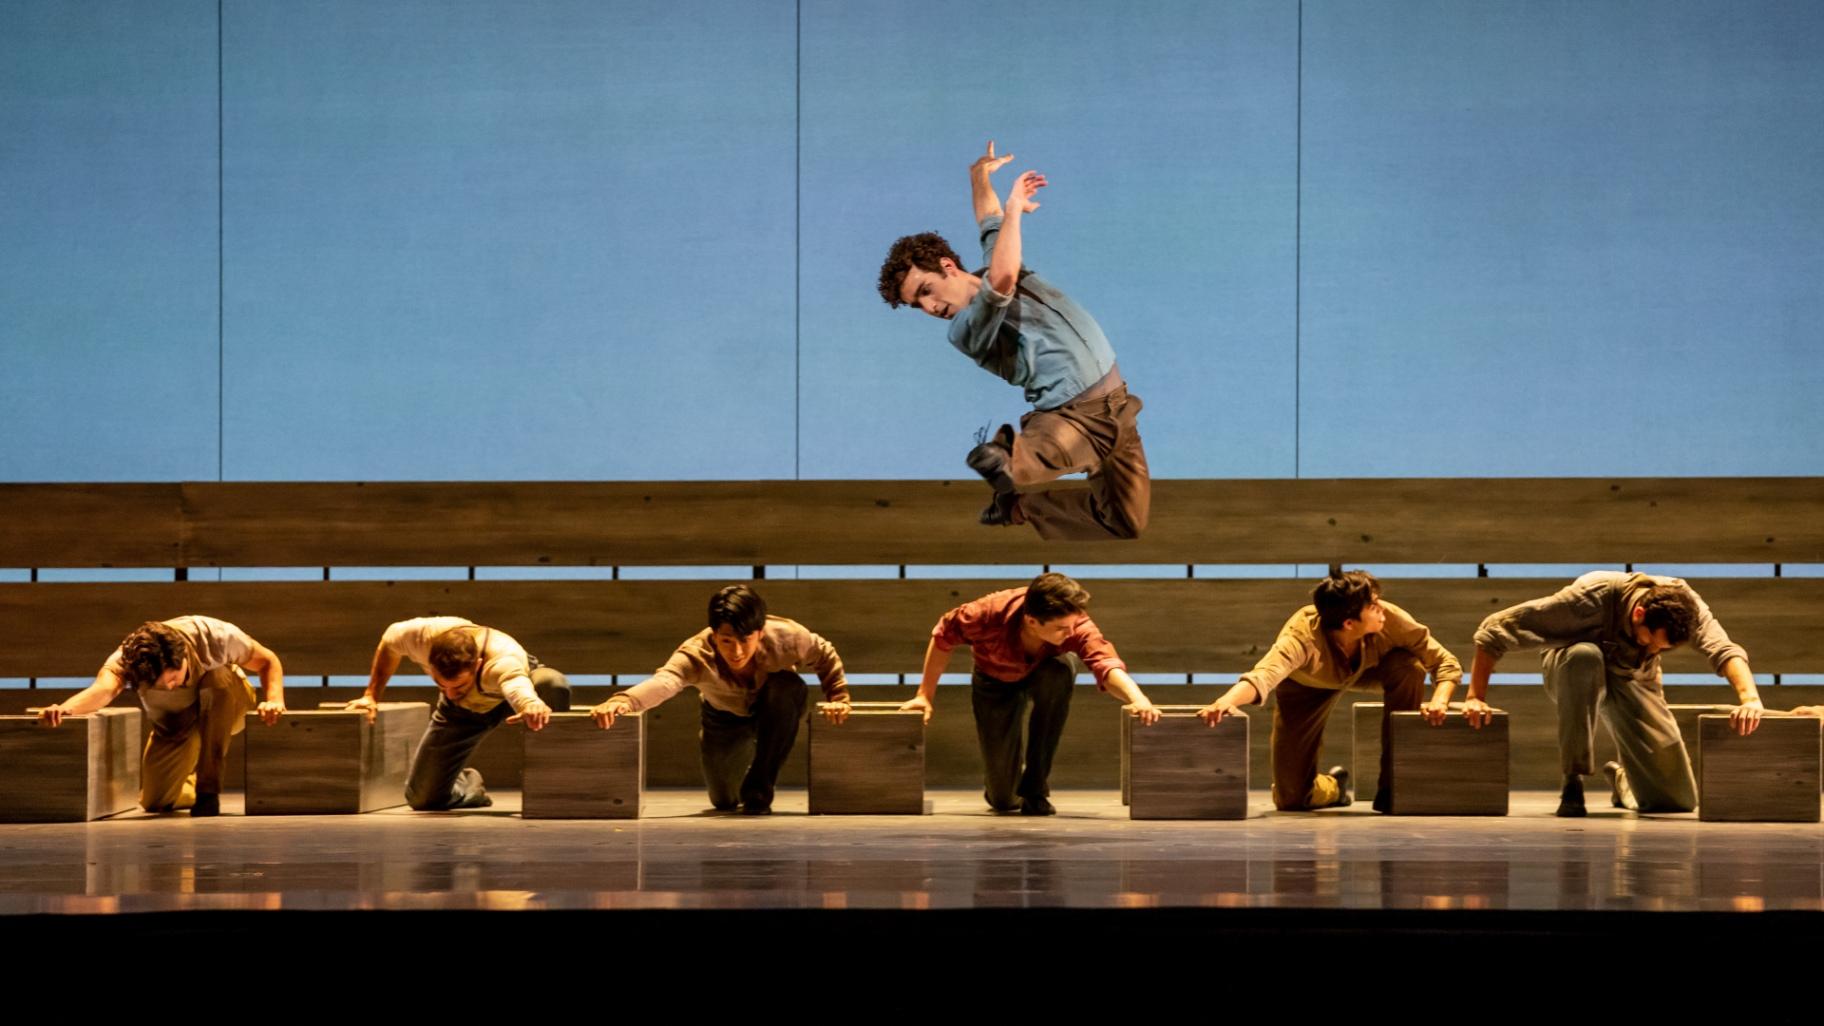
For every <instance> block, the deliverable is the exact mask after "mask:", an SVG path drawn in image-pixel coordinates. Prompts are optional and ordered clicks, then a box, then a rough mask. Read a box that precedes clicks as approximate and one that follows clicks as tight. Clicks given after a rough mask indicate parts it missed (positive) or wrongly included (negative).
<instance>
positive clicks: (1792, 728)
mask: <svg viewBox="0 0 1824 1026" xmlns="http://www.w3.org/2000/svg"><path fill="white" fill-rule="evenodd" d="M1821 723H1824V721H1820V720H1819V719H1818V718H1817V717H1815V716H1767V717H1764V718H1763V719H1762V720H1761V725H1760V726H1759V727H1758V728H1756V729H1755V732H1754V733H1752V734H1750V735H1748V736H1747V737H1742V736H1741V735H1739V734H1737V733H1736V732H1735V730H1734V728H1732V727H1730V725H1729V717H1728V716H1724V715H1720V714H1707V715H1704V716H1699V717H1698V718H1697V725H1698V726H1697V730H1698V739H1699V740H1698V747H1699V748H1701V749H1702V750H1703V767H1704V771H1703V775H1702V776H1700V777H1698V792H1697V793H1698V804H1697V818H1699V819H1704V820H1717V821H1722V822H1732V823H1742V822H1765V823H1816V822H1817V821H1818V812H1819V802H1818V791H1819V786H1820V779H1819V760H1820V752H1821V751H1824V748H1821V745H1824V740H1821V739H1824V733H1821V732H1820V724H1821Z"/></svg>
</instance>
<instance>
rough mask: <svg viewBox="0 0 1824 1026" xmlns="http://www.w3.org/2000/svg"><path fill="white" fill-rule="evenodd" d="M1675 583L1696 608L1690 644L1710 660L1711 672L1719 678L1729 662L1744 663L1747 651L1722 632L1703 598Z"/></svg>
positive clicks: (1684, 586) (1693, 590) (1683, 584)
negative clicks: (1732, 660)
mask: <svg viewBox="0 0 1824 1026" xmlns="http://www.w3.org/2000/svg"><path fill="white" fill-rule="evenodd" d="M1675 583H1676V584H1677V585H1678V586H1679V587H1680V588H1682V589H1683V590H1684V592H1685V594H1686V595H1689V596H1690V597H1691V602H1692V604H1693V605H1695V606H1696V607H1697V626H1696V627H1695V628H1694V629H1693V630H1692V632H1691V642H1692V644H1693V645H1694V646H1695V647H1696V648H1697V650H1698V651H1699V652H1702V653H1703V654H1704V657H1705V658H1706V659H1708V660H1710V669H1711V671H1712V672H1714V673H1715V674H1716V675H1717V676H1719V677H1720V676H1722V675H1723V667H1724V666H1726V665H1728V663H1729V660H1731V659H1740V660H1741V661H1742V662H1743V663H1746V662H1747V661H1748V650H1747V649H1745V648H1743V647H1742V646H1740V645H1738V644H1736V643H1735V642H1734V641H1731V640H1730V639H1729V632H1727V631H1725V630H1723V625H1722V624H1720V623H1718V622H1717V620H1716V617H1714V616H1712V615H1711V614H1710V607H1709V606H1708V605H1707V604H1705V602H1704V600H1703V597H1702V596H1700V595H1698V593H1697V591H1696V589H1694V588H1692V587H1691V586H1690V585H1689V584H1686V583H1685V582H1684V581H1677V582H1675Z"/></svg>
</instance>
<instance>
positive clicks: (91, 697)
mask: <svg viewBox="0 0 1824 1026" xmlns="http://www.w3.org/2000/svg"><path fill="white" fill-rule="evenodd" d="M118 694H120V685H119V684H118V683H116V682H114V681H112V680H106V681H104V680H102V679H101V678H99V677H98V678H96V680H95V683H93V684H90V685H89V686H88V687H86V688H83V689H82V690H81V691H78V692H76V693H75V694H73V695H71V696H70V697H68V698H66V699H64V700H63V701H61V702H59V703H57V704H58V706H59V707H61V708H62V709H63V711H64V712H66V713H68V714H70V715H71V716H82V715H84V714H86V713H92V712H96V711H97V710H100V709H106V708H107V707H108V703H110V702H112V701H114V696H116V695H118Z"/></svg>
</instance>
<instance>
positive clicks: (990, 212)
mask: <svg viewBox="0 0 1824 1026" xmlns="http://www.w3.org/2000/svg"><path fill="white" fill-rule="evenodd" d="M969 193H970V199H971V200H972V201H973V202H974V203H975V223H976V224H981V223H982V220H983V219H984V218H989V217H993V216H995V215H996V214H999V213H1000V212H1001V198H1000V197H999V196H997V195H995V194H994V183H992V182H990V181H989V180H988V173H987V172H986V171H984V170H982V169H981V168H980V167H974V168H970V169H969Z"/></svg>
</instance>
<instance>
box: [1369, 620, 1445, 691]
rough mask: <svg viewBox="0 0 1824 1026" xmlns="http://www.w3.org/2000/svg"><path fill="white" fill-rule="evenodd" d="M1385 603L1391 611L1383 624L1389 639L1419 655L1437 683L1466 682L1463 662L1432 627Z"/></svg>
mask: <svg viewBox="0 0 1824 1026" xmlns="http://www.w3.org/2000/svg"><path fill="white" fill-rule="evenodd" d="M1381 605H1382V608H1383V609H1385V610H1386V611H1387V623H1386V625H1385V626H1384V627H1382V628H1381V629H1382V632H1383V633H1385V634H1386V635H1387V640H1388V641H1390V642H1392V643H1393V644H1394V646H1396V647H1398V648H1403V649H1405V650H1406V651H1408V652H1411V653H1412V654H1413V655H1415V656H1417V657H1418V659H1419V664H1420V665H1421V666H1423V667H1425V672H1426V673H1429V674H1431V682H1432V683H1433V684H1434V685H1435V684H1449V685H1450V686H1451V687H1453V688H1454V687H1456V686H1457V685H1458V684H1461V683H1462V682H1463V664H1462V663H1460V662H1458V661H1457V657H1456V656H1454V655H1452V654H1451V652H1450V649H1447V648H1445V647H1444V646H1443V645H1442V644H1441V643H1440V642H1439V641H1438V639H1437V638H1436V637H1435V636H1433V635H1432V633H1431V628H1429V627H1427V626H1425V625H1424V624H1422V623H1420V622H1419V621H1417V620H1415V619H1413V618H1412V615H1411V614H1410V613H1407V612H1406V611H1405V610H1404V609H1401V608H1399V607H1398V606H1395V605H1392V604H1391V603H1386V602H1383V603H1382V604H1381Z"/></svg>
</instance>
